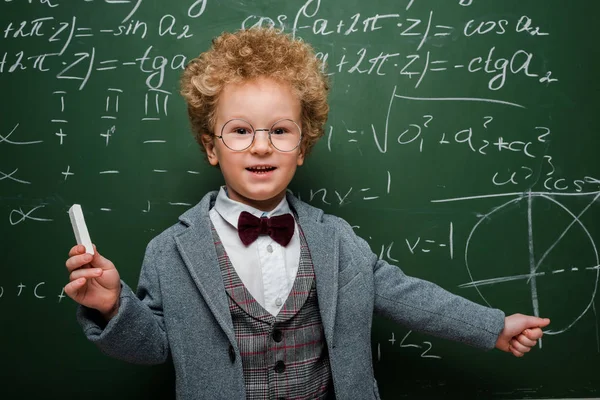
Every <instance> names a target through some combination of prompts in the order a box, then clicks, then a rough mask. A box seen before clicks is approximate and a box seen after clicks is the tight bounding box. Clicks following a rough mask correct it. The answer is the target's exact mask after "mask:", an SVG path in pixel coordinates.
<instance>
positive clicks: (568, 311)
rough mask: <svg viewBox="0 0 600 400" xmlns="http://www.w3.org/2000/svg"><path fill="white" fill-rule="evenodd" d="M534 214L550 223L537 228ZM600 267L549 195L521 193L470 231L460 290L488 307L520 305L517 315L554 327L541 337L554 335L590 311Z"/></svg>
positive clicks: (577, 227)
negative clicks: (466, 290)
mask: <svg viewBox="0 0 600 400" xmlns="http://www.w3.org/2000/svg"><path fill="white" fill-rule="evenodd" d="M529 196H531V199H530V198H529ZM536 210H543V212H544V214H545V215H552V219H546V220H544V221H543V223H541V224H537V225H536V223H535V221H536V219H535V217H534V214H535V211H536ZM539 220H540V217H539V214H538V219H537V221H538V222H539ZM519 223H520V225H519ZM521 227H522V229H521ZM544 236H546V240H543V239H538V238H541V237H544ZM530 237H531V238H532V239H533V240H531V244H530V241H529V238H530ZM548 238H550V239H548ZM481 242H485V243H484V244H483V243H481ZM573 246H575V248H576V250H573ZM494 247H495V248H496V251H493V252H490V251H489V249H490V248H494ZM532 249H533V252H531V250H532ZM573 251H575V252H576V254H573ZM531 254H533V257H531ZM515 260H517V261H515ZM599 264H600V257H599V254H598V249H597V248H596V245H595V242H594V240H593V238H592V236H591V234H590V233H589V231H588V229H587V228H586V227H585V225H584V224H583V222H581V220H580V219H579V218H578V216H577V215H576V214H575V213H573V212H572V211H571V210H569V209H568V208H567V207H565V206H564V205H563V204H562V203H561V202H559V201H557V200H555V199H554V198H553V197H552V194H545V193H531V194H530V195H528V194H524V195H523V196H521V197H518V198H515V199H512V200H509V201H507V202H505V203H503V204H501V205H500V206H498V207H495V208H493V209H492V210H491V211H490V212H488V213H487V214H485V215H483V216H482V217H481V218H480V219H479V221H477V223H476V224H475V225H474V226H473V228H472V229H471V232H470V233H469V236H468V238H467V241H466V245H465V266H466V270H467V273H468V276H469V279H470V282H468V283H466V284H464V285H460V286H461V287H471V288H474V289H475V290H476V291H477V293H478V295H479V296H480V297H481V299H482V300H483V301H484V302H485V303H486V304H487V305H489V306H490V307H497V308H501V309H506V307H504V306H505V305H506V304H505V303H506V302H507V299H508V300H509V302H510V306H511V307H514V306H515V304H516V305H518V308H519V311H515V312H524V313H527V312H528V311H527V310H530V311H529V313H531V314H535V313H538V312H539V313H540V314H541V316H544V317H550V318H551V319H552V328H551V329H550V330H547V331H545V333H546V334H558V333H562V332H565V331H567V330H568V329H570V328H571V327H572V326H573V325H575V324H576V323H577V321H579V320H580V319H581V318H582V317H583V316H584V315H585V314H586V313H587V312H588V311H589V310H590V309H593V304H594V300H595V297H596V292H597V289H598V281H599V277H600V269H598V265H599ZM498 271H501V273H500V276H498ZM484 294H485V295H484ZM571 294H574V295H571Z"/></svg>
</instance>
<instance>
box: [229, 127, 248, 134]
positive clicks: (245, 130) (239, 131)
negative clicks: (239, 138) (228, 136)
mask: <svg viewBox="0 0 600 400" xmlns="http://www.w3.org/2000/svg"><path fill="white" fill-rule="evenodd" d="M233 133H237V134H238V135H248V134H250V133H252V132H251V131H250V129H248V128H235V129H234V130H233Z"/></svg>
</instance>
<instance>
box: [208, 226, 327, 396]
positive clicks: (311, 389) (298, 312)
mask: <svg viewBox="0 0 600 400" xmlns="http://www.w3.org/2000/svg"><path fill="white" fill-rule="evenodd" d="M299 233H300V264H299V266H298V272H297V274H296V279H295V280H294V285H293V287H292V290H291V291H290V294H289V296H288V298H287V300H286V302H285V304H284V305H283V307H282V308H281V311H280V312H279V314H277V316H276V317H274V316H273V315H271V314H270V313H269V312H268V311H266V310H265V309H264V308H263V307H262V306H261V305H260V304H259V303H258V302H257V301H256V300H255V299H254V297H253V296H252V295H251V294H250V292H248V290H247V289H246V286H244V284H243V283H242V281H241V279H240V277H239V276H238V274H237V273H236V272H235V269H234V268H233V266H232V265H231V262H230V261H229V257H228V256H227V253H226V252H225V248H224V247H223V244H222V243H221V240H220V238H219V236H218V234H217V231H216V230H215V228H214V226H213V228H212V234H213V238H214V242H215V247H216V250H217V256H218V260H219V267H220V268H221V275H222V277H223V283H224V284H225V290H226V291H227V295H228V299H229V310H230V312H231V317H232V320H233V328H234V331H235V337H236V340H237V343H238V347H239V349H240V354H241V357H242V368H243V372H244V382H245V386H246V398H247V399H252V400H254V399H272V400H275V399H295V400H303V399H326V398H328V391H331V392H333V385H331V370H330V366H329V355H328V354H327V346H326V344H325V336H324V332H323V326H322V324H321V315H320V313H319V305H318V302H317V289H316V285H315V273H314V270H313V263H312V258H311V256H310V252H309V250H308V245H307V244H306V239H305V238H304V233H303V232H302V230H301V229H299ZM329 395H332V393H329Z"/></svg>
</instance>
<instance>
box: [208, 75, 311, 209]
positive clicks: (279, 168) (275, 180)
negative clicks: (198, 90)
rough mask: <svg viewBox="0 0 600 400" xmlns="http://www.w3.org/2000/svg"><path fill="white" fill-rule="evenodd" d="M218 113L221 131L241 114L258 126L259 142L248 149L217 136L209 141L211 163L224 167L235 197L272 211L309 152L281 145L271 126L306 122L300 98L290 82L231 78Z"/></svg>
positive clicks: (221, 97) (228, 190)
mask: <svg viewBox="0 0 600 400" xmlns="http://www.w3.org/2000/svg"><path fill="white" fill-rule="evenodd" d="M216 117H217V118H216V125H215V127H214V132H215V134H216V135H218V134H219V133H220V132H221V128H222V127H223V125H224V124H225V123H227V122H228V121H230V120H231V119H235V118H241V119H244V120H246V121H248V122H250V123H251V124H252V125H253V126H254V127H255V129H256V133H255V135H256V136H255V138H254V142H253V143H252V145H251V146H250V147H249V148H247V149H246V150H243V151H234V150H231V149H229V148H228V147H227V146H225V144H224V143H223V141H222V140H221V139H219V138H216V137H214V138H212V139H210V140H209V141H207V142H205V143H204V146H205V148H206V153H207V155H208V160H209V162H210V163H211V164H212V165H219V166H220V168H221V172H222V173H223V177H224V178H225V184H226V186H227V193H228V195H229V197H230V198H231V199H232V200H236V201H239V202H241V203H244V204H247V205H249V206H252V207H254V208H257V209H260V210H263V211H269V210H272V209H273V208H275V206H277V204H279V202H280V201H281V199H282V198H283V197H284V196H285V190H286V189H287V186H288V184H289V183H290V181H291V180H292V178H293V177H294V173H295V172H296V167H298V166H300V165H302V163H303V162H304V155H303V154H302V153H301V151H300V146H298V148H296V149H295V150H292V151H289V152H282V151H279V150H277V149H276V148H274V147H273V145H272V144H271V142H270V140H269V133H268V132H267V131H268V128H269V127H271V126H272V125H273V123H275V122H277V121H279V120H282V119H290V120H293V121H296V123H297V124H298V125H300V124H301V122H300V121H301V104H300V100H299V99H298V97H297V96H296V95H295V94H294V93H293V91H292V88H291V87H290V86H289V84H286V83H280V82H277V81H275V80H272V79H269V78H258V79H256V80H252V81H248V82H244V83H240V84H234V83H231V84H228V85H227V86H225V88H224V89H223V92H222V93H221V96H220V98H219V102H218V104H217V110H216ZM300 128H301V126H300Z"/></svg>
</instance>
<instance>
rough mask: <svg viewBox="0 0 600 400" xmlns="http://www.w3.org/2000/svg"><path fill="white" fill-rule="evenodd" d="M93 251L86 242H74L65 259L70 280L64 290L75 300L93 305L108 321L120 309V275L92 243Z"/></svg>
mask: <svg viewBox="0 0 600 400" xmlns="http://www.w3.org/2000/svg"><path fill="white" fill-rule="evenodd" d="M94 252H95V253H94V255H93V256H92V255H91V254H89V253H86V252H85V246H83V245H76V246H73V247H72V248H71V250H70V251H69V259H68V260H67V262H66V266H67V270H68V271H69V273H70V274H69V280H70V282H69V283H68V284H67V285H66V286H65V293H66V294H67V295H68V296H69V297H70V298H72V299H73V300H75V301H76V302H77V303H79V304H81V305H83V306H86V307H89V308H94V309H96V310H98V311H100V313H102V315H103V316H104V318H105V319H106V320H107V321H108V320H110V319H111V318H112V317H113V316H114V315H115V314H116V313H117V311H118V309H119V295H120V294H121V279H120V277H119V272H118V271H117V269H116V268H115V265H114V264H113V263H112V262H111V261H110V260H108V259H106V258H104V257H102V255H101V254H100V253H98V250H97V249H96V246H95V245H94Z"/></svg>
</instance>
